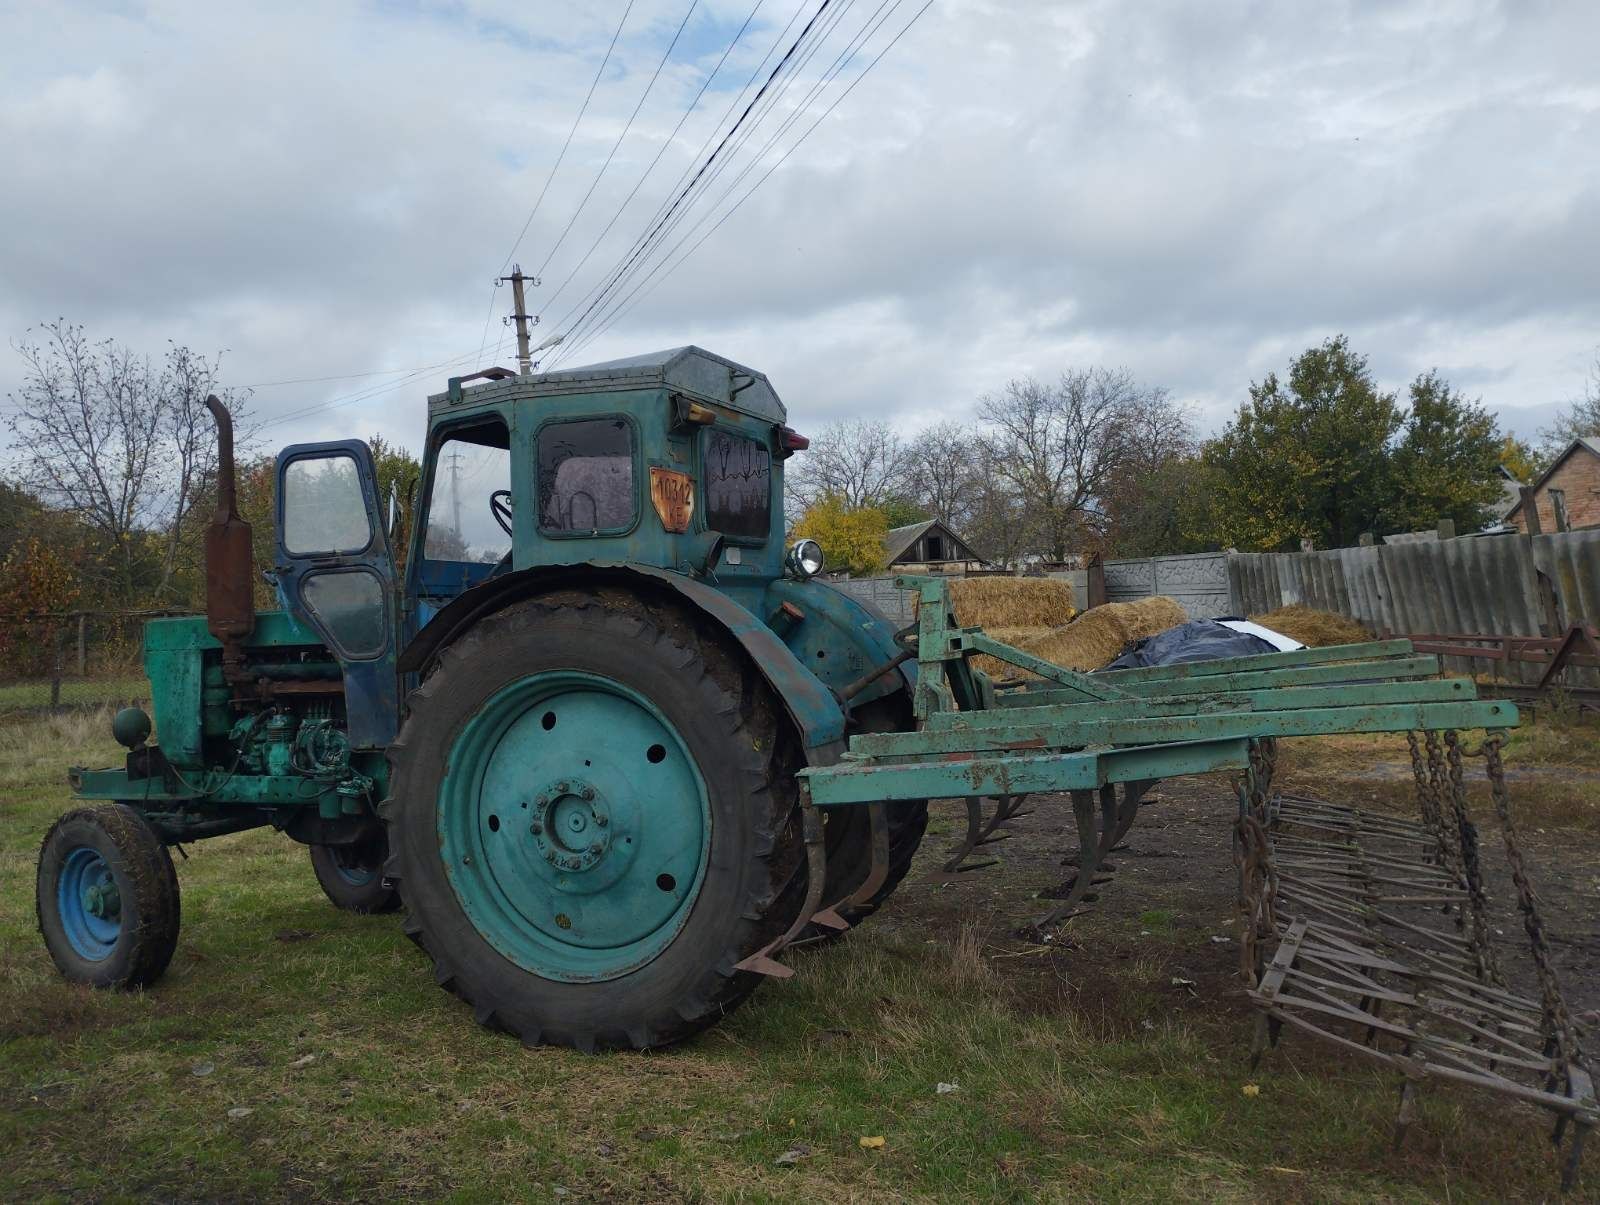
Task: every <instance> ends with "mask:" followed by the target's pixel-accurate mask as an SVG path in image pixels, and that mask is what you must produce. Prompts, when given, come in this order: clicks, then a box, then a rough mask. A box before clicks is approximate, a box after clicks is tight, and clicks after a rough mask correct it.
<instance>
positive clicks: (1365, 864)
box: [1236, 731, 1600, 1189]
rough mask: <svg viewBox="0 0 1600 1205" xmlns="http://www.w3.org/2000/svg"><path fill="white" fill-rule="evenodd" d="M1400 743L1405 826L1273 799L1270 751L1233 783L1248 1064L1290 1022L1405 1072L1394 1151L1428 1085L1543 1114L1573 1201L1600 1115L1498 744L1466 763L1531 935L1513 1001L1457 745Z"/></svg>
mask: <svg viewBox="0 0 1600 1205" xmlns="http://www.w3.org/2000/svg"><path fill="white" fill-rule="evenodd" d="M1407 738H1408V742H1409V744H1410V748H1411V755H1412V770H1413V776H1414V778H1415V782H1416V794H1417V804H1418V811H1419V814H1420V819H1418V820H1411V819H1406V818H1402V817H1397V816H1389V815H1382V814H1378V813H1374V812H1369V811H1364V810H1362V809H1359V808H1353V807H1347V806H1344V805H1341V804H1337V803H1333V802H1330V801H1327V800H1323V799H1316V798H1311V797H1308V796H1303V795H1292V794H1283V793H1275V792H1273V790H1272V776H1273V769H1274V764H1275V758H1274V756H1273V754H1272V747H1271V745H1270V744H1265V745H1263V746H1262V747H1261V748H1260V749H1258V751H1257V754H1256V756H1255V757H1254V759H1253V760H1252V763H1251V765H1250V766H1249V768H1247V770H1246V771H1245V773H1244V774H1243V775H1242V776H1241V778H1240V781H1239V787H1238V791H1239V799H1240V819H1239V825H1238V829H1237V838H1238V839H1237V844H1236V853H1237V856H1238V861H1239V866H1240V884H1241V900H1240V902H1241V906H1242V908H1243V910H1244V912H1245V915H1246V922H1247V923H1246V938H1245V942H1244V944H1243V946H1242V949H1241V961H1242V967H1241V970H1242V973H1243V975H1244V978H1245V980H1246V982H1247V983H1248V984H1249V985H1250V990H1249V995H1250V999H1251V1000H1252V1002H1253V1003H1254V1004H1255V1005H1256V1006H1257V1008H1259V1009H1260V1010H1261V1011H1260V1014H1259V1016H1258V1019H1257V1024H1256V1032H1255V1037H1254V1040H1253V1042H1252V1043H1251V1051H1250V1054H1251V1065H1252V1067H1253V1066H1255V1064H1256V1063H1258V1062H1259V1060H1260V1059H1261V1056H1262V1055H1263V1054H1264V1053H1265V1052H1266V1050H1267V1049H1268V1048H1269V1047H1271V1046H1274V1045H1276V1043H1277V1041H1278V1038H1279V1036H1280V1034H1281V1032H1282V1029H1283V1027H1284V1026H1285V1025H1289V1026H1292V1027H1293V1028H1295V1029H1296V1030H1298V1031H1300V1032H1303V1033H1309V1034H1311V1035H1312V1036H1314V1037H1316V1038H1319V1039H1321V1040H1323V1041H1326V1042H1330V1043H1333V1044H1334V1045H1337V1046H1339V1047H1342V1048H1344V1049H1347V1050H1352V1051H1356V1052H1358V1053H1360V1054H1362V1055H1364V1056H1366V1057H1368V1058H1371V1059H1373V1060H1375V1061H1377V1062H1380V1063H1382V1064H1384V1065H1386V1066H1389V1067H1392V1068H1394V1069H1395V1070H1397V1071H1399V1072H1400V1073H1401V1075H1402V1076H1403V1079H1402V1081H1401V1095H1400V1107H1399V1112H1398V1114H1397V1116H1396V1119H1395V1143H1396V1145H1399V1143H1400V1142H1401V1141H1402V1140H1403V1139H1404V1137H1405V1133H1406V1130H1407V1129H1408V1127H1409V1126H1410V1125H1411V1123H1412V1121H1413V1120H1414V1119H1415V1116H1416V1110H1417V1107H1418V1098H1419V1093H1420V1091H1421V1089H1422V1087H1423V1086H1424V1085H1425V1084H1427V1083H1429V1082H1445V1083H1458V1084H1466V1085H1469V1086H1472V1087H1475V1088H1479V1089H1485V1090H1488V1091H1490V1092H1494V1093H1497V1094H1499V1095H1501V1096H1503V1097H1508V1098H1511V1099H1514V1100H1518V1101H1521V1102H1524V1103H1526V1104H1530V1105H1534V1106H1537V1107H1539V1108H1543V1109H1545V1110H1548V1111H1549V1112H1551V1113H1553V1114H1554V1115H1555V1118H1556V1123H1555V1130H1554V1133H1553V1135H1552V1142H1553V1143H1554V1145H1555V1146H1556V1147H1557V1148H1558V1149H1560V1148H1561V1147H1562V1145H1563V1143H1564V1142H1565V1141H1566V1134H1567V1132H1568V1130H1569V1128H1570V1129H1571V1132H1572V1137H1571V1140H1570V1142H1566V1151H1565V1156H1564V1160H1563V1165H1562V1187H1563V1188H1564V1189H1565V1188H1570V1187H1571V1185H1572V1182H1573V1180H1574V1178H1575V1176H1576V1174H1577V1167H1578V1160H1579V1157H1580V1155H1581V1153H1582V1150H1583V1145H1584V1140H1585V1138H1586V1136H1587V1135H1588V1133H1589V1131H1590V1130H1591V1129H1592V1128H1593V1127H1594V1125H1595V1123H1596V1121H1597V1120H1600V1106H1597V1102H1596V1099H1595V1089H1594V1081H1593V1078H1592V1076H1591V1073H1590V1071H1589V1068H1588V1066H1587V1064H1586V1062H1585V1058H1584V1054H1583V1050H1582V1047H1581V1045H1580V1034H1579V1031H1578V1028H1577V1026H1576V1025H1575V1024H1574V1023H1573V1019H1572V1017H1571V1015H1570V1014H1569V1012H1568V1010H1567V1007H1566V1004H1565V1001H1564V999H1563V996H1562V992H1561V985H1560V982H1559V978H1558V975H1557V972H1556V968H1555V965H1554V962H1553V960H1552V958H1551V951H1550V947H1549V943H1548V941H1547V939H1546V935H1545V925H1544V919H1543V916H1542V914H1541V911H1540V906H1539V900H1538V897H1537V895H1536V894H1535V893H1534V890H1533V887H1532V884H1531V882H1530V880H1529V878H1528V874H1527V870H1526V867H1525V864H1524V861H1523V857H1522V853H1521V849H1520V847H1519V845H1518V842H1517V839H1516V831H1515V826H1514V825H1513V823H1512V819H1511V811H1510V803H1509V799H1508V797H1507V793H1506V786H1505V774H1504V770H1503V767H1502V764H1501V756H1500V743H1501V736H1500V734H1499V733H1497V732H1491V733H1489V734H1488V735H1487V737H1486V739H1485V741H1484V744H1483V747H1482V749H1481V751H1480V755H1481V756H1482V757H1483V759H1484V762H1485V766H1486V768H1487V771H1488V777H1489V784H1490V795H1491V798H1492V799H1493V802H1494V811H1495V815H1496V818H1497V820H1498V821H1499V827H1500V830H1501V835H1502V837H1503V839H1504V843H1505V853H1506V862H1507V864H1508V867H1509V869H1510V872H1511V878H1512V882H1513V885H1514V889H1515V892H1516V896H1517V906H1518V910H1519V912H1520V913H1521V916H1522V920H1523V927H1524V929H1525V931H1526V933H1527V936H1528V939H1529V948H1530V954H1531V962H1532V970H1533V976H1534V978H1535V979H1536V981H1537V984H1538V990H1537V992H1536V993H1532V994H1530V993H1527V992H1523V991H1518V990H1515V989H1514V987H1513V986H1512V984H1511V980H1510V978H1509V977H1508V975H1507V972H1506V970H1505V969H1504V968H1503V966H1502V964H1501V960H1500V957H1499V955H1498V952H1497V951H1496V949H1495V946H1494V942H1493V934H1494V928H1493V924H1492V921H1491V917H1490V912H1489V899H1488V893H1487V891H1486V889H1485V884H1484V873H1483V866H1482V859H1481V856H1480V855H1481V852H1482V851H1481V850H1480V847H1479V837H1478V830H1477V827H1476V825H1475V824H1474V823H1473V822H1472V820H1471V818H1470V816H1469V814H1468V809H1467V797H1466V789H1465V775H1464V771H1463V758H1464V751H1463V749H1462V746H1461V741H1460V738H1459V736H1458V734H1457V733H1456V732H1453V731H1445V732H1444V733H1442V734H1441V733H1439V732H1431V731H1430V732H1426V733H1424V734H1423V736H1422V739H1421V740H1420V741H1419V739H1418V735H1417V734H1416V733H1407ZM1424 750H1425V751H1426V752H1425V754H1424ZM1273 943H1276V945H1275V948H1273V949H1272V951H1271V954H1270V957H1269V956H1268V953H1267V950H1268V946H1269V945H1272V944H1273Z"/></svg>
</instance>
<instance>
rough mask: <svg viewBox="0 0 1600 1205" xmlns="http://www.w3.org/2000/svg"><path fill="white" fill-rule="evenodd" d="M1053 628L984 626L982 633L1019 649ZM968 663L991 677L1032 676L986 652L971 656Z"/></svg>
mask: <svg viewBox="0 0 1600 1205" xmlns="http://www.w3.org/2000/svg"><path fill="white" fill-rule="evenodd" d="M1054 630H1055V629H1054V628H1048V627H1041V626H1036V627H1031V628H985V629H984V630H983V631H984V635H986V636H992V637H993V638H994V639H996V640H998V641H1000V643H1001V644H1009V645H1011V646H1012V647H1013V648H1019V649H1020V648H1021V647H1022V646H1023V645H1025V644H1027V643H1028V642H1029V641H1032V640H1040V639H1042V638H1044V637H1045V636H1048V635H1049V634H1050V633H1051V632H1053V631H1054ZM968 664H969V665H971V666H972V667H973V668H974V669H981V670H982V671H983V672H984V673H986V674H988V675H989V676H990V677H992V678H1020V677H1024V676H1026V677H1032V676H1033V675H1032V674H1027V675H1024V673H1023V671H1022V670H1021V669H1020V668H1018V667H1017V666H1014V665H1009V664H1007V663H1006V662H1004V661H1001V660H1000V659H999V658H998V657H991V656H989V655H988V654H987V653H982V654H979V655H978V656H976V657H973V658H972V659H971V660H970V661H969V662H968Z"/></svg>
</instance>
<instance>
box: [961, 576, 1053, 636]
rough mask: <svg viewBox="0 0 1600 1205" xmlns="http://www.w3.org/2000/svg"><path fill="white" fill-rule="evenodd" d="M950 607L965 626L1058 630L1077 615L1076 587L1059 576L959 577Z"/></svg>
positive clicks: (986, 628)
mask: <svg viewBox="0 0 1600 1205" xmlns="http://www.w3.org/2000/svg"><path fill="white" fill-rule="evenodd" d="M950 605H951V607H952V608H953V609H954V610H955V613H956V622H957V623H959V624H961V626H962V627H968V628H971V627H980V628H983V629H985V630H986V631H988V630H993V629H999V628H1054V627H1059V626H1060V625H1061V624H1064V623H1066V622H1067V621H1068V620H1070V619H1071V618H1072V616H1073V615H1074V614H1075V612H1074V610H1073V598H1072V585H1071V584H1070V583H1069V582H1067V581H1065V580H1063V579H1061V578H1058V577H956V578H951V579H950Z"/></svg>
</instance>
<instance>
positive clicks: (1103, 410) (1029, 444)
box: [978, 368, 1171, 561]
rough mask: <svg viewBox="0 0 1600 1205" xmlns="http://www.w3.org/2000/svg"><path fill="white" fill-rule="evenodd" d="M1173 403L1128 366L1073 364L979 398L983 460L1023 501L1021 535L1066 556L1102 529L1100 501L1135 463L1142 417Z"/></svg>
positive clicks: (1056, 556) (1056, 557) (1057, 557)
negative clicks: (1053, 376) (1047, 377)
mask: <svg viewBox="0 0 1600 1205" xmlns="http://www.w3.org/2000/svg"><path fill="white" fill-rule="evenodd" d="M1164 409H1165V410H1166V412H1167V413H1168V414H1170V413H1171V408H1170V403H1169V402H1168V401H1167V399H1166V395H1165V394H1164V393H1162V392H1161V391H1160V390H1150V389H1146V388H1144V387H1142V386H1140V385H1139V384H1138V383H1137V382H1135V381H1134V379H1133V377H1132V375H1131V374H1129V373H1128V372H1127V370H1126V369H1117V370H1110V369H1104V368H1088V369H1078V370H1074V371H1071V372H1067V373H1063V374H1062V376H1061V378H1060V380H1059V381H1057V382H1056V383H1055V384H1053V385H1046V384H1043V383H1042V382H1040V381H1037V380H1035V379H1033V378H1031V377H1029V378H1025V379H1023V380H1016V381H1011V382H1009V383H1008V384H1007V385H1006V387H1005V388H1004V389H1003V390H1001V391H1000V392H999V393H994V394H988V395H986V396H984V397H982V398H980V399H979V400H978V413H979V416H980V418H981V419H982V420H983V422H984V424H985V427H986V432H985V444H986V449H987V455H986V458H985V465H986V467H987V470H988V471H989V472H992V473H995V474H997V475H998V476H999V477H1000V479H1001V480H1002V481H1004V482H1005V484H1006V485H1007V486H1008V487H1009V491H1008V492H1009V494H1010V495H1011V496H1012V497H1013V498H1014V499H1018V500H1025V502H1026V506H1025V509H1024V511H1023V514H1024V515H1025V516H1026V534H1025V539H1026V540H1027V543H1028V544H1029V546H1030V547H1031V549H1032V550H1033V551H1037V552H1040V553H1043V554H1044V555H1045V556H1047V557H1048V558H1049V559H1050V560H1053V561H1064V560H1066V559H1067V557H1068V555H1069V554H1070V553H1072V552H1074V551H1076V550H1078V549H1080V548H1082V547H1084V546H1085V545H1087V544H1098V543H1100V542H1101V541H1102V540H1103V539H1104V536H1105V533H1106V529H1107V516H1106V511H1105V500H1106V497H1107V495H1108V492H1109V491H1110V490H1111V488H1112V487H1113V486H1114V484H1115V481H1116V478H1117V475H1118V473H1120V472H1121V471H1122V470H1123V468H1124V467H1125V466H1128V465H1131V464H1132V463H1133V449H1134V447H1135V445H1136V444H1137V442H1138V440H1139V438H1140V437H1141V429H1140V424H1141V422H1143V421H1147V420H1148V419H1149V417H1150V416H1154V415H1156V414H1158V413H1160V412H1162V411H1163V410H1164Z"/></svg>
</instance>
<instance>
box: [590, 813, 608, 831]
mask: <svg viewBox="0 0 1600 1205" xmlns="http://www.w3.org/2000/svg"><path fill="white" fill-rule="evenodd" d="M594 822H595V824H597V825H599V827H601V828H604V827H605V826H606V825H608V824H610V823H611V821H610V819H609V818H607V816H606V814H605V813H604V812H600V813H598V814H597V815H596V816H595V818H594Z"/></svg>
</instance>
